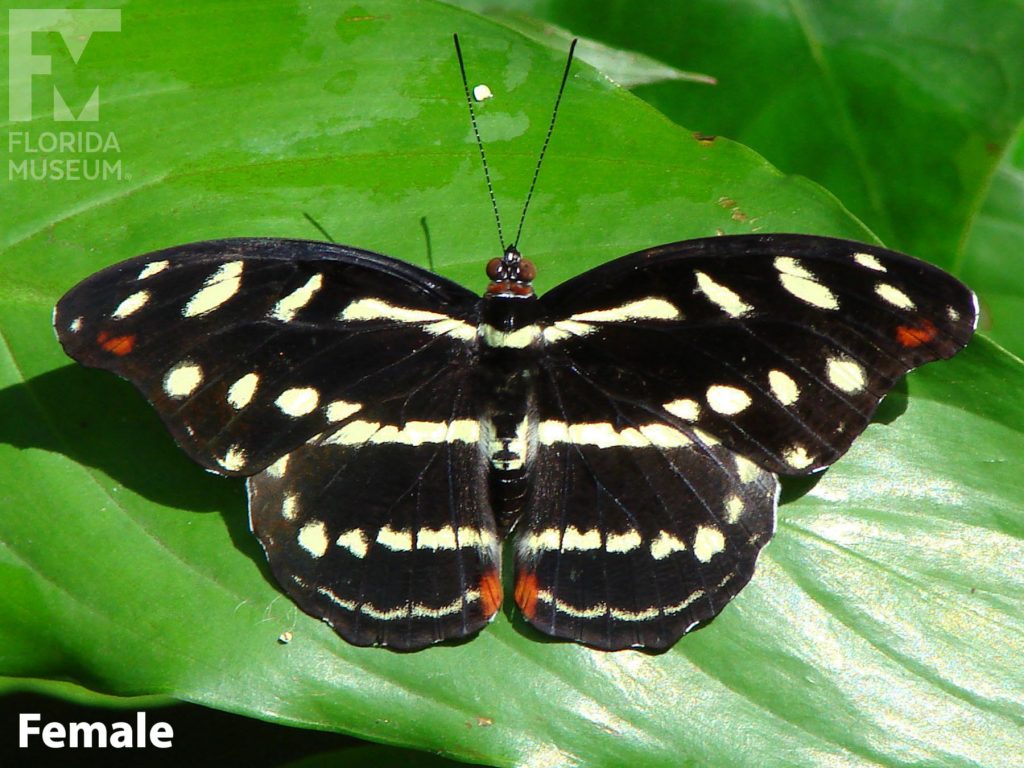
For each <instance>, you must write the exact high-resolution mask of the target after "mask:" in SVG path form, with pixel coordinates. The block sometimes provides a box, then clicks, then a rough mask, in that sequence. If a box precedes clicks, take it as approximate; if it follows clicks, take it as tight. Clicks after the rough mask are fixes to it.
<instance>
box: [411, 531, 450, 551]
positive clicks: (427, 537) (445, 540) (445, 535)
mask: <svg viewBox="0 0 1024 768" xmlns="http://www.w3.org/2000/svg"><path fill="white" fill-rule="evenodd" d="M455 548H456V542H455V529H454V528H452V527H451V526H450V525H445V526H443V527H441V528H437V529H434V528H420V529H419V530H418V531H416V549H455Z"/></svg>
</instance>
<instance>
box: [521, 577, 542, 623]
mask: <svg viewBox="0 0 1024 768" xmlns="http://www.w3.org/2000/svg"><path fill="white" fill-rule="evenodd" d="M516 605H518V606H519V607H520V608H521V609H522V611H523V615H524V616H526V618H528V619H532V618H533V617H534V616H535V615H536V613H537V574H535V573H532V572H530V571H520V572H519V576H518V578H517V579H516Z"/></svg>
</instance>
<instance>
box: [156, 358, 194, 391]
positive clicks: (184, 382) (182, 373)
mask: <svg viewBox="0 0 1024 768" xmlns="http://www.w3.org/2000/svg"><path fill="white" fill-rule="evenodd" d="M202 382H203V369H202V368H200V367H199V366H198V365H197V364H196V363H193V362H192V361H191V360H183V361H182V362H180V363H178V364H177V365H176V366H174V367H173V368H171V369H170V370H169V371H168V372H167V374H166V375H165V376H164V392H166V393H167V395H168V396H169V397H175V398H181V397H188V396H189V395H191V394H192V393H193V392H195V391H196V388H197V387H198V386H199V385H200V384H202Z"/></svg>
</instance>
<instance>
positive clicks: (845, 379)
mask: <svg viewBox="0 0 1024 768" xmlns="http://www.w3.org/2000/svg"><path fill="white" fill-rule="evenodd" d="M825 373H826V375H827V376H828V380H829V382H831V383H832V385H833V386H835V387H837V388H838V389H841V390H842V391H843V392H847V393H849V394H856V393H858V392H863V391H864V386H865V384H866V383H867V381H866V379H865V376H864V368H863V367H862V366H861V365H860V364H859V363H855V362H854V361H853V360H843V359H841V358H838V357H833V358H830V359H829V361H828V366H827V367H826V369H825Z"/></svg>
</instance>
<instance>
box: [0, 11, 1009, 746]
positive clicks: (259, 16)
mask: <svg viewBox="0 0 1024 768" xmlns="http://www.w3.org/2000/svg"><path fill="white" fill-rule="evenodd" d="M240 8H241V6H239V5H237V4H229V3H226V2H206V3H202V4H199V3H196V4H195V5H187V4H175V5H174V6H170V5H168V4H163V3H157V2H155V0H154V2H137V3H133V4H132V5H130V6H129V7H127V8H125V9H124V10H123V12H122V31H121V32H119V33H97V35H96V36H95V37H94V38H93V39H91V41H90V42H89V45H88V47H87V49H86V56H83V58H82V59H81V61H80V63H79V65H78V66H77V67H72V65H71V63H70V60H69V59H68V56H67V53H66V52H64V49H63V47H62V46H63V43H62V42H61V39H60V37H59V36H56V35H51V36H49V37H44V36H39V37H40V39H39V42H38V43H37V46H36V51H37V53H40V52H50V53H52V54H53V56H54V57H55V65H54V73H55V74H54V79H55V80H57V82H58V87H59V88H60V89H61V91H62V93H63V94H64V96H65V98H66V99H67V101H68V102H69V104H70V105H71V106H72V108H73V109H77V108H78V107H80V106H81V105H82V104H84V103H85V101H86V99H87V98H88V96H89V94H90V93H91V92H92V89H93V88H94V87H95V85H96V84H97V83H100V84H101V86H102V87H101V113H100V120H99V122H98V123H96V124H93V125H92V126H91V128H90V129H92V128H95V129H97V130H99V131H101V132H104V133H105V132H113V133H114V134H115V135H116V138H117V141H118V143H119V145H120V149H121V151H120V154H119V155H118V156H119V157H120V158H121V160H122V162H123V167H124V169H125V171H126V172H127V173H128V174H130V178H127V179H122V180H107V181H80V182H70V181H20V180H8V181H6V182H4V187H3V194H4V199H5V200H10V199H14V200H16V202H17V204H16V206H14V207H13V208H9V209H8V211H7V213H6V218H7V219H8V220H9V224H8V225H7V226H5V227H4V232H3V233H2V234H0V237H2V238H3V240H2V247H3V251H2V255H0V259H2V262H0V268H2V270H3V276H4V280H3V281H2V283H0V329H2V342H3V346H2V347H0V387H3V389H0V441H2V443H3V445H0V617H2V618H0V674H3V675H10V676H32V677H38V678H50V679H69V680H73V681H76V682H78V683H80V684H83V685H86V686H88V687H90V688H93V689H95V690H98V691H102V692H105V693H110V694H117V695H143V694H145V695H154V694H156V695H170V696H174V697H177V698H180V699H184V700H188V701H193V702H199V703H203V704H206V705H209V706H213V707H218V708H222V709H226V710H230V711H235V712H242V713H247V714H251V715H253V716H255V717H261V718H266V719H272V720H276V721H280V722H286V723H291V724H296V725H304V726H308V727H315V728H320V729H334V730H339V731H344V732H348V733H354V734H358V735H361V736H363V737H366V738H369V739H373V740H376V741H381V742H385V743H391V744H399V745H408V746H413V747H416V748H419V749H425V750H434V751H439V752H443V753H445V754H447V755H451V756H454V757H458V758H460V759H463V760H471V761H475V762H481V763H487V764H496V765H512V764H531V765H560V764H572V763H580V764H595V765H597V764H604V765H624V764H641V765H671V766H676V765H680V764H681V763H706V764H713V765H791V764H794V763H803V764H822V765H824V764H829V765H833V764H837V763H838V764H851V765H853V764H877V763H884V764H906V763H932V764H940V763H941V764H944V765H975V764H990V765H999V764H1011V762H1012V760H1014V759H1015V755H1017V754H1019V753H1020V752H1021V750H1024V739H1022V737H1021V730H1020V724H1021V722H1022V720H1024V712H1022V705H1021V701H1020V696H1019V691H1020V690H1021V689H1022V686H1024V674H1022V672H1021V668H1020V665H1019V663H1018V659H1019V658H1020V654H1021V652H1022V650H1024V648H1022V647H1021V646H1022V638H1024V620H1022V618H1021V615H1022V610H1021V608H1022V602H1024V601H1022V597H1024V585H1022V576H1021V573H1020V569H1019V563H1020V562H1021V560H1022V556H1024V542H1022V539H1024V516H1022V514H1021V509H1020V502H1021V497H1022V494H1021V490H1022V489H1021V480H1020V478H1019V474H1018V472H1017V465H1016V462H1018V461H1019V458H1020V456H1021V452H1022V451H1021V449H1022V445H1024V441H1022V439H1021V433H1022V430H1024V413H1022V409H1024V405H1022V404H1021V402H1020V400H1019V398H1018V397H1016V392H1015V389H1014V386H1012V385H1011V383H1012V382H1015V381H1019V380H1020V376H1021V372H1022V366H1021V365H1020V364H1019V363H1018V362H1017V361H1015V360H1013V359H1012V358H1010V357H1009V356H1007V355H1006V354H1004V353H1003V352H1001V350H999V349H998V348H996V347H994V346H993V345H991V344H989V343H986V342H985V341H984V340H979V341H978V342H976V343H975V344H974V345H972V347H971V348H969V349H968V351H967V352H966V353H964V354H963V355H961V356H960V357H958V358H957V359H956V360H954V361H952V362H950V363H944V364H942V365H935V366H930V367H929V368H926V369H924V370H923V371H920V372H918V373H915V374H914V375H913V376H911V377H910V379H909V381H908V385H907V387H906V392H900V393H898V394H894V395H893V396H891V397H890V400H889V401H888V403H887V407H886V409H885V412H884V414H883V416H884V421H883V423H879V424H876V425H875V426H873V427H872V428H870V429H869V430H868V432H867V433H866V434H865V435H864V437H863V438H862V439H861V440H860V441H859V442H858V444H857V445H856V446H855V448H854V450H853V451H851V453H850V454H849V456H847V457H846V458H845V459H843V460H842V461H841V462H840V463H839V464H838V466H836V467H835V468H834V469H832V470H830V471H829V472H828V473H826V474H825V476H824V477H822V478H821V479H820V481H819V482H817V483H816V484H805V485H800V486H790V487H789V488H788V491H787V503H785V504H784V505H783V507H782V509H781V514H780V526H779V532H778V534H777V536H776V539H775V541H774V543H773V544H772V545H770V546H769V547H768V549H767V550H766V553H765V556H764V558H763V560H762V561H761V565H760V567H759V570H758V573H757V575H756V577H755V579H754V581H753V583H752V584H751V585H750V586H749V587H748V588H747V590H745V591H744V593H743V594H742V595H741V596H740V597H739V598H737V600H736V601H735V602H734V604H733V605H731V606H730V607H729V608H727V609H726V611H725V612H724V613H723V614H722V616H721V617H720V618H719V619H718V620H716V621H715V622H714V624H713V625H712V626H710V627H708V628H707V629H704V630H702V631H701V632H698V633H696V634H695V635H693V636H692V637H688V638H686V639H684V640H683V641H682V642H681V643H679V644H678V645H677V647H676V648H674V649H673V650H672V651H670V652H668V653H666V654H663V655H660V656H652V655H646V654H643V653H637V652H621V653H613V654H606V653H598V652H594V651H591V650H588V649H585V648H580V647H576V646H572V645H567V644H562V643H555V642H547V641H545V640H543V639H541V638H540V637H539V636H538V635H537V634H536V633H534V632H532V631H531V630H529V628H527V627H525V626H524V625H523V623H522V621H521V620H520V619H519V618H517V617H516V616H514V615H512V614H511V613H504V614H502V615H501V616H500V617H499V618H498V620H497V621H496V622H495V624H494V625H493V626H491V627H489V628H488V629H486V630H485V631H484V632H483V633H482V634H481V635H480V636H479V637H477V638H476V639H474V640H473V641H471V642H468V643H465V644H462V645H458V646H448V647H439V648H432V649H429V650H426V651H423V652H420V653H415V654H396V653H391V652H389V651H384V650H379V649H357V648H353V647H350V646H348V645H346V644H345V643H343V642H342V641H341V640H339V639H338V638H337V637H336V636H335V635H334V634H333V633H332V632H331V631H330V630H329V629H328V628H327V627H325V626H324V625H322V624H321V623H319V622H317V621H315V620H313V619H311V618H309V617H307V616H305V615H304V614H302V613H300V612H299V611H298V610H297V609H296V608H295V607H294V606H293V605H292V604H291V603H290V602H289V601H288V600H287V599H286V598H284V597H283V596H282V594H281V593H280V591H279V590H278V589H277V587H276V586H275V585H274V583H273V581H272V579H271V577H270V576H269V573H268V570H267V568H266V566H265V564H264V561H263V558H262V554H261V553H260V551H259V547H258V545H257V544H256V542H255V540H254V539H253V537H252V536H251V535H250V534H249V532H248V530H247V525H246V521H245V504H244V498H243V491H242V487H241V484H240V483H238V482H237V481H228V480H222V479H218V478H214V477H211V476H209V475H206V474H204V473H203V472H202V471H201V470H199V469H198V468H197V467H196V466H194V465H193V464H191V463H190V462H189V461H188V460H187V459H186V458H185V457H184V456H183V455H181V454H180V452H179V451H178V450H177V449H176V448H175V447H174V446H173V444H172V442H171V440H170V439H169V438H168V437H167V436H166V434H165V432H164V431H163V429H162V428H161V426H160V425H159V422H158V420H157V418H156V416H155V415H154V414H153V413H152V412H151V411H150V409H149V408H148V406H147V405H146V404H145V403H144V402H142V401H141V399H140V398H139V397H138V395H137V394H135V392H134V390H133V389H132V388H131V387H129V386H128V385H126V384H124V383H123V382H120V381H118V380H116V379H114V378H113V377H111V376H109V375H106V374H103V373H101V372H96V371H87V370H84V369H81V368H79V367H77V366H73V365H70V364H68V362H67V360H66V359H65V358H64V357H63V356H62V354H61V352H60V349H59V347H58V346H57V345H56V342H55V341H54V339H53V336H52V332H51V330H50V328H49V318H50V311H51V307H52V305H53V303H54V301H55V300H56V299H57V298H58V297H59V295H60V294H61V292H62V291H63V290H66V289H67V288H68V287H69V286H70V285H72V284H73V283H74V282H75V281H76V280H78V279H80V278H81V277H83V276H85V275H86V274H88V273H89V272H91V271H93V270H95V269H98V268H99V267H101V266H104V265H106V264H109V263H112V262H114V261H116V260H118V259H121V258H125V257H128V256H131V255H134V254H136V253H140V252H143V251H146V250H150V249H153V248H158V247H161V246H166V245H170V244H173V243H175V242H182V241H187V240H199V239H203V238H209V237H223V236H231V235H276V236H298V237H309V236H315V235H316V233H315V231H313V230H312V227H311V226H310V225H309V224H308V223H307V222H306V220H305V219H304V218H303V215H302V214H303V213H308V214H310V215H312V216H314V217H315V218H316V219H317V220H318V221H320V222H321V223H322V224H323V225H324V226H325V227H326V228H327V229H328V230H329V231H330V232H331V233H332V234H333V235H334V236H335V237H336V238H338V239H339V240H341V241H342V242H348V243H353V244H357V245H360V246H362V247H366V248H372V249H376V250H381V251H384V252H387V253H391V254H395V255H400V256H404V257H406V258H408V259H410V260H412V261H417V262H419V263H421V264H422V263H426V262H427V258H428V254H430V255H432V257H433V262H434V264H435V266H436V267H437V268H438V269H439V271H442V272H444V273H445V274H448V275H449V276H452V277H455V278H457V279H460V280H463V281H464V282H466V283H467V284H468V285H471V286H473V287H475V288H479V287H481V286H482V284H483V282H484V280H483V277H482V269H481V265H482V262H483V261H484V260H485V259H486V258H487V257H490V256H492V255H495V252H496V251H497V237H496V236H495V234H494V230H493V223H492V221H491V219H490V212H489V205H488V202H487V197H486V192H485V190H484V188H483V184H482V180H481V174H480V172H479V168H478V163H479V158H478V155H477V151H476V148H475V146H474V144H473V142H472V134H471V131H470V129H469V126H468V120H467V117H466V113H465V106H464V104H463V103H462V96H461V83H460V82H459V79H458V73H457V70H456V69H455V66H454V58H453V55H452V53H451V48H450V34H451V32H452V31H458V32H459V33H460V34H461V35H462V37H463V44H464V48H465V51H466V55H467V63H468V65H469V67H470V69H471V73H472V74H471V77H472V79H473V81H474V82H486V83H488V84H489V85H490V87H491V89H492V91H494V92H495V94H496V97H495V98H494V99H493V100H491V101H488V102H485V103H483V104H481V105H480V111H481V129H482V132H483V133H484V135H485V137H486V139H487V141H488V151H489V157H490V160H491V164H492V168H493V172H494V176H495V181H496V185H497V190H498V198H499V203H500V204H501V205H502V209H503V210H504V211H506V218H507V219H508V222H507V224H506V225H507V226H508V225H510V224H511V223H513V222H514V221H515V219H516V218H517V214H518V205H519V204H520V202H521V200H522V195H523V194H524V191H525V189H526V187H527V186H528V183H529V179H530V175H531V173H532V165H533V162H534V159H535V157H536V152H537V150H538V148H539V145H540V142H541V140H542V138H543V132H544V129H545V127H546V120H547V114H548V110H549V109H550V103H551V100H552V97H553V91H554V88H555V86H556V85H557V81H558V77H559V74H560V70H561V64H562V62H561V56H560V55H559V54H556V53H553V52H551V51H548V50H545V49H543V48H540V47H538V46H536V45H534V44H532V43H530V42H528V41H526V40H524V39H522V38H520V37H519V36H517V35H515V34H511V33H509V32H507V31H503V30H502V29H501V28H499V27H497V26H495V25H493V24H491V23H489V22H486V21H483V20H480V19H478V18H476V17H473V16H471V15H468V14H466V13H463V12H461V11H457V10H454V9H451V8H448V7H446V6H442V5H435V4H433V3H426V2H423V3H407V2H405V3H399V2H366V3H363V4H361V5H358V6H350V7H346V8H344V9H342V10H338V9H337V8H335V7H334V6H333V5H332V4H329V3H326V2H324V3H313V4H308V3H307V4H301V5H299V4H294V5H290V4H282V3H270V2H267V3H263V4H255V5H252V4H249V5H246V6H245V7H244V12H240ZM104 35H106V37H104ZM37 80H38V81H39V82H38V83H37V86H38V87H37V88H36V92H35V95H36V97H37V98H36V106H37V114H36V119H35V120H34V121H33V122H31V123H27V124H14V125H12V126H9V130H22V129H24V130H27V131H30V132H32V133H34V134H39V133H41V132H43V131H53V130H60V129H61V128H63V129H65V130H66V129H67V124H57V123H54V122H53V121H52V119H51V118H50V117H49V115H48V114H46V110H44V109H43V106H45V105H46V104H47V103H48V99H49V98H50V96H49V95H50V94H51V92H52V85H53V83H52V82H50V80H49V79H48V78H37ZM694 87H696V86H694ZM76 128H77V126H76ZM719 230H721V231H724V232H748V231H773V230H775V231H780V230H785V231H805V232H814V233H818V234H830V235H839V236H849V237H860V238H870V234H869V233H868V232H867V231H866V230H865V229H864V228H863V227H862V226H860V225H859V224H858V223H857V222H856V221H854V220H852V219H851V218H850V217H849V215H848V214H846V213H845V211H844V209H843V208H842V207H841V206H840V205H839V204H838V203H837V202H836V200H835V199H834V198H832V197H831V196H830V195H829V194H827V193H825V192H823V191H822V190H820V189H819V188H817V187H815V186H814V185H813V184H810V183H808V182H805V181H802V180H799V179H795V178H792V177H787V176H784V175H782V174H780V173H779V172H777V171H776V170H775V169H774V168H772V167H771V166H770V165H768V164H767V163H766V162H764V161H763V160H762V159H761V158H760V157H759V156H757V155H756V154H754V153H752V152H751V151H749V150H747V149H745V148H744V147H742V146H740V145H737V144H733V143H731V142H729V141H727V140H724V139H719V140H717V141H714V142H700V141H696V140H694V139H693V137H692V136H691V135H690V133H689V132H686V131H683V130H681V129H679V128H678V127H676V126H675V125H673V124H672V123H670V122H669V121H668V120H666V119H665V118H663V117H662V116H661V115H659V114H658V113H656V112H654V111H653V110H652V109H651V108H649V107H647V106H645V105H644V104H642V103H640V102H638V101H637V100H635V99H634V98H633V97H631V96H630V95H629V94H627V93H625V92H623V91H621V90H619V89H617V88H616V87H614V86H612V85H611V84H609V83H608V82H607V81H606V80H605V79H604V78H602V77H601V76H600V75H599V74H597V73H596V72H594V71H593V70H591V69H589V68H587V67H586V66H584V65H580V66H578V67H577V68H576V69H575V75H574V77H573V78H572V81H571V84H570V88H569V91H568V92H567V95H566V98H565V101H564V103H563V112H562V114H561V116H560V118H559V126H558V130H557V131H556V134H555V137H554V140H553V142H552V145H551V150H550V154H549V159H548V161H547V164H546V166H545V168H544V171H543V173H542V174H541V181H540V187H539V190H538V194H537V196H536V198H535V200H534V203H533V206H532V208H531V214H530V219H529V221H528V223H527V227H526V232H525V234H524V238H523V241H522V246H523V248H524V250H525V251H526V252H527V253H528V254H529V255H530V256H531V257H532V258H534V259H535V260H536V261H537V262H538V264H539V265H540V268H541V275H542V278H541V280H540V283H541V287H542V288H543V287H547V286H551V285H553V284H554V283H556V282H557V281H559V280H561V279H564V278H566V277H568V276H570V275H572V274H575V273H577V272H579V271H580V270H582V269H585V268H587V267H588V266H593V265H594V264H596V263H599V262H601V261H603V260H606V259H608V258H611V257H614V256H617V255H620V254H622V253H626V252H628V251H630V250H633V249H636V248H640V247H644V246H647V245H651V244H654V243H658V242H665V241H669V240H674V239H682V238H687V237H694V236H699V235H707V234H714V233H715V232H716V231H719ZM284 631H290V632H292V640H291V642H290V643H288V644H286V645H285V644H281V643H279V642H278V637H279V636H280V635H281V633H282V632H284Z"/></svg>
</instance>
